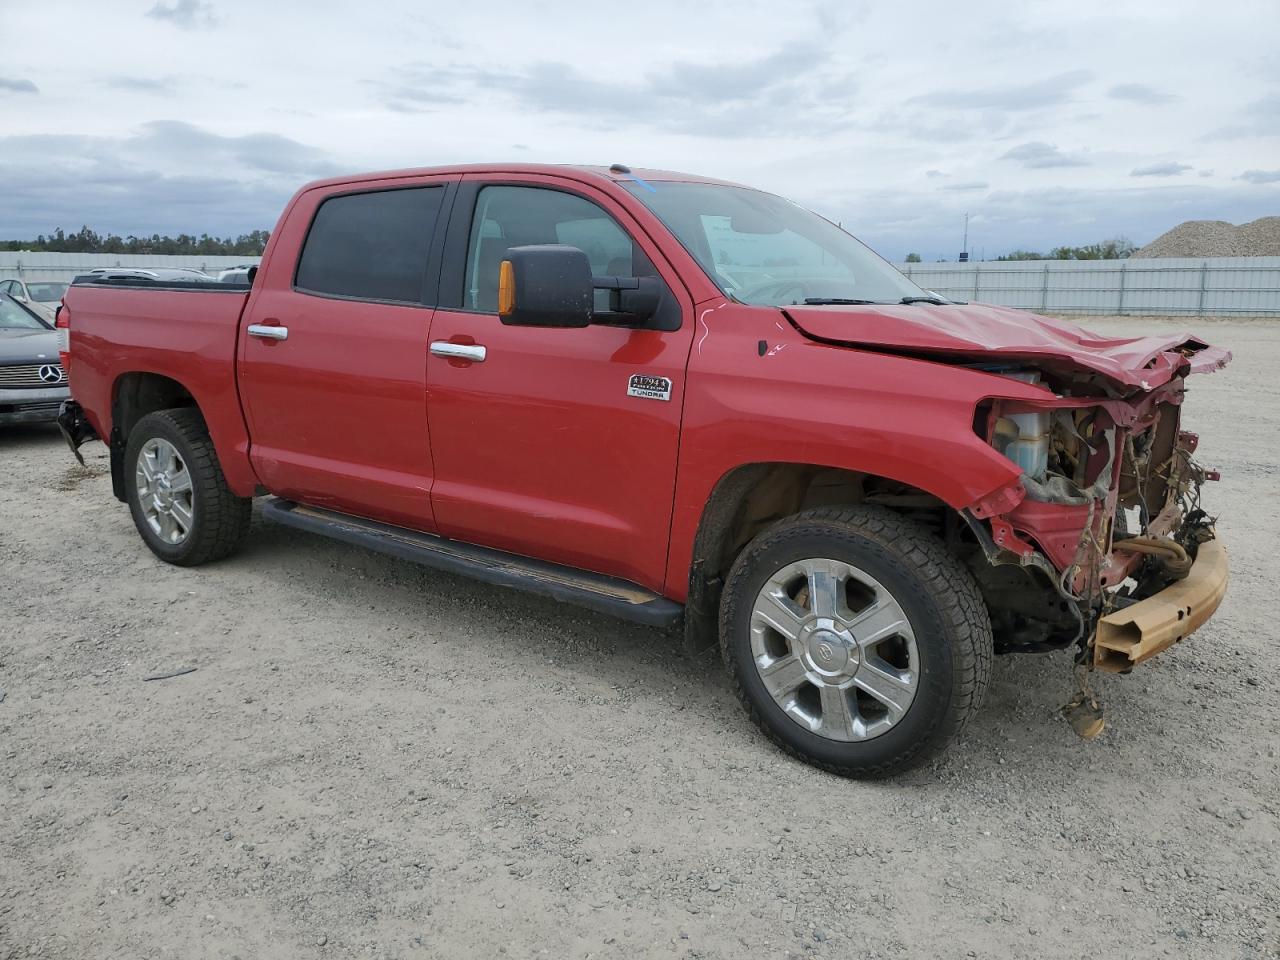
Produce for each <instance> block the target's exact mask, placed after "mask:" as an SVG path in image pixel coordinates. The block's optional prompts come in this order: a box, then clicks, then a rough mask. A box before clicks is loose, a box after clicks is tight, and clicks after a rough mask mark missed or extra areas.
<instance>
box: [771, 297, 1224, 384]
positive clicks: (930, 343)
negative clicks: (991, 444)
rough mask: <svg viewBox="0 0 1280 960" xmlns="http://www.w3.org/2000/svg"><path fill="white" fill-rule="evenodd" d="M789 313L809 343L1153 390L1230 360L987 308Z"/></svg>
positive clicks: (1185, 339) (1201, 344)
mask: <svg viewBox="0 0 1280 960" xmlns="http://www.w3.org/2000/svg"><path fill="white" fill-rule="evenodd" d="M783 312H784V313H785V314H786V315H787V316H788V317H790V318H791V321H792V323H794V324H795V326H796V327H797V328H798V329H799V330H800V332H801V333H803V334H805V335H806V336H808V337H810V338H811V339H815V340H820V341H824V342H829V343H839V344H845V345H848V346H851V347H863V348H867V349H872V350H877V349H880V350H887V351H891V352H894V353H909V354H915V355H919V356H928V357H934V358H938V359H946V358H950V357H955V358H956V359H965V360H973V361H976V362H983V361H992V362H1000V361H1025V362H1028V363H1031V364H1036V365H1040V366H1045V367H1056V368H1058V369H1066V368H1074V369H1076V370H1080V371H1084V372H1090V373H1097V374H1101V375H1102V376H1104V377H1106V378H1107V379H1108V380H1111V381H1112V382H1113V383H1115V384H1117V385H1119V386H1121V387H1126V388H1138V389H1142V390H1150V389H1153V388H1154V387H1158V386H1159V385H1160V384H1162V383H1165V382H1167V381H1168V380H1170V379H1171V378H1173V377H1174V376H1175V375H1177V374H1178V373H1179V372H1181V371H1182V370H1183V369H1184V368H1188V369H1189V372H1191V373H1201V372H1210V371H1213V370H1216V369H1218V368H1220V367H1222V366H1224V365H1225V364H1226V363H1227V361H1229V360H1230V359H1231V354H1230V352H1228V351H1227V350H1224V349H1222V348H1221V347H1211V346H1209V345H1208V344H1207V343H1205V341H1203V340H1200V339H1197V338H1196V337H1193V336H1190V335H1189V334H1185V333H1178V334H1174V335H1172V336H1154V337H1119V338H1110V337H1100V336H1098V335H1097V334H1094V333H1090V332H1089V331H1088V330H1085V329H1084V328H1083V327H1080V326H1078V325H1076V324H1074V323H1070V322H1069V321H1066V320H1056V319H1054V318H1052V317H1043V316H1039V315H1038V314H1034V313H1027V312H1026V311H1023V310H1014V309H1013V308H1011V307H995V306H989V305H986V304H978V303H971V304H947V305H945V306H933V305H930V304H911V305H902V306H899V305H897V304H894V305H879V304H877V305H875V306H870V305H868V306H865V307H863V306H816V305H815V306H794V307H785V308H783Z"/></svg>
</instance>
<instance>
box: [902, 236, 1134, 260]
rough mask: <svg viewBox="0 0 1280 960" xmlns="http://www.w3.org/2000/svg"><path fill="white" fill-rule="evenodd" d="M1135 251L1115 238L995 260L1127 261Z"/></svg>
mask: <svg viewBox="0 0 1280 960" xmlns="http://www.w3.org/2000/svg"><path fill="white" fill-rule="evenodd" d="M1137 249H1138V247H1137V245H1136V244H1135V243H1134V242H1133V241H1132V240H1129V239H1127V238H1125V237H1116V238H1115V239H1114V240H1103V241H1102V242H1101V243H1086V244H1085V245H1084V246H1082V247H1054V248H1053V249H1052V250H1050V251H1049V252H1048V253H1039V252H1037V251H1035V250H1014V251H1012V252H1010V253H1006V254H1004V255H1003V256H1000V257H996V260H1127V259H1128V258H1129V257H1131V256H1133V254H1134V252H1135V251H1136V250H1137ZM906 262H907V263H919V262H920V254H918V253H908V254H907V260H906ZM939 262H943V261H939Z"/></svg>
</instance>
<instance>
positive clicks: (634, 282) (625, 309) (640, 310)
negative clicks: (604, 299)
mask: <svg viewBox="0 0 1280 960" xmlns="http://www.w3.org/2000/svg"><path fill="white" fill-rule="evenodd" d="M591 283H592V286H594V287H595V288H596V289H597V290H608V291H609V313H610V314H615V315H619V316H622V317H625V318H626V319H628V320H631V321H637V320H648V319H650V318H651V317H652V316H653V315H654V314H655V313H657V312H658V305H659V304H660V303H661V302H662V289H663V287H662V281H661V280H659V279H658V278H657V277H593V278H592V281H591Z"/></svg>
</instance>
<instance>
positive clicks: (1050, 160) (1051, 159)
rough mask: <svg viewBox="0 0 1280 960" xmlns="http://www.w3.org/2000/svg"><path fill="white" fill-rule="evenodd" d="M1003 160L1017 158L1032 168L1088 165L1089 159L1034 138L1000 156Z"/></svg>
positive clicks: (1025, 165)
mask: <svg viewBox="0 0 1280 960" xmlns="http://www.w3.org/2000/svg"><path fill="white" fill-rule="evenodd" d="M1000 159H1001V160H1016V161H1018V162H1019V163H1021V164H1022V165H1023V166H1024V167H1027V168H1029V169H1032V170H1041V169H1047V168H1049V167H1087V166H1088V165H1089V161H1088V160H1086V159H1084V158H1083V157H1081V156H1078V155H1076V154H1068V153H1063V152H1062V151H1061V150H1059V149H1058V148H1057V146H1055V145H1054V144H1051V143H1044V142H1043V141H1040V140H1034V141H1032V142H1030V143H1023V144H1019V145H1018V146H1016V147H1014V148H1013V149H1012V150H1009V151H1007V152H1006V153H1005V154H1004V155H1002V156H1001V157H1000Z"/></svg>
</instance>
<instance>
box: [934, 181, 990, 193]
mask: <svg viewBox="0 0 1280 960" xmlns="http://www.w3.org/2000/svg"><path fill="white" fill-rule="evenodd" d="M990 186H991V184H989V183H987V181H985V180H961V181H957V182H956V183H947V184H943V186H942V189H943V190H961V191H968V190H986V189H987V188H988V187H990Z"/></svg>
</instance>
